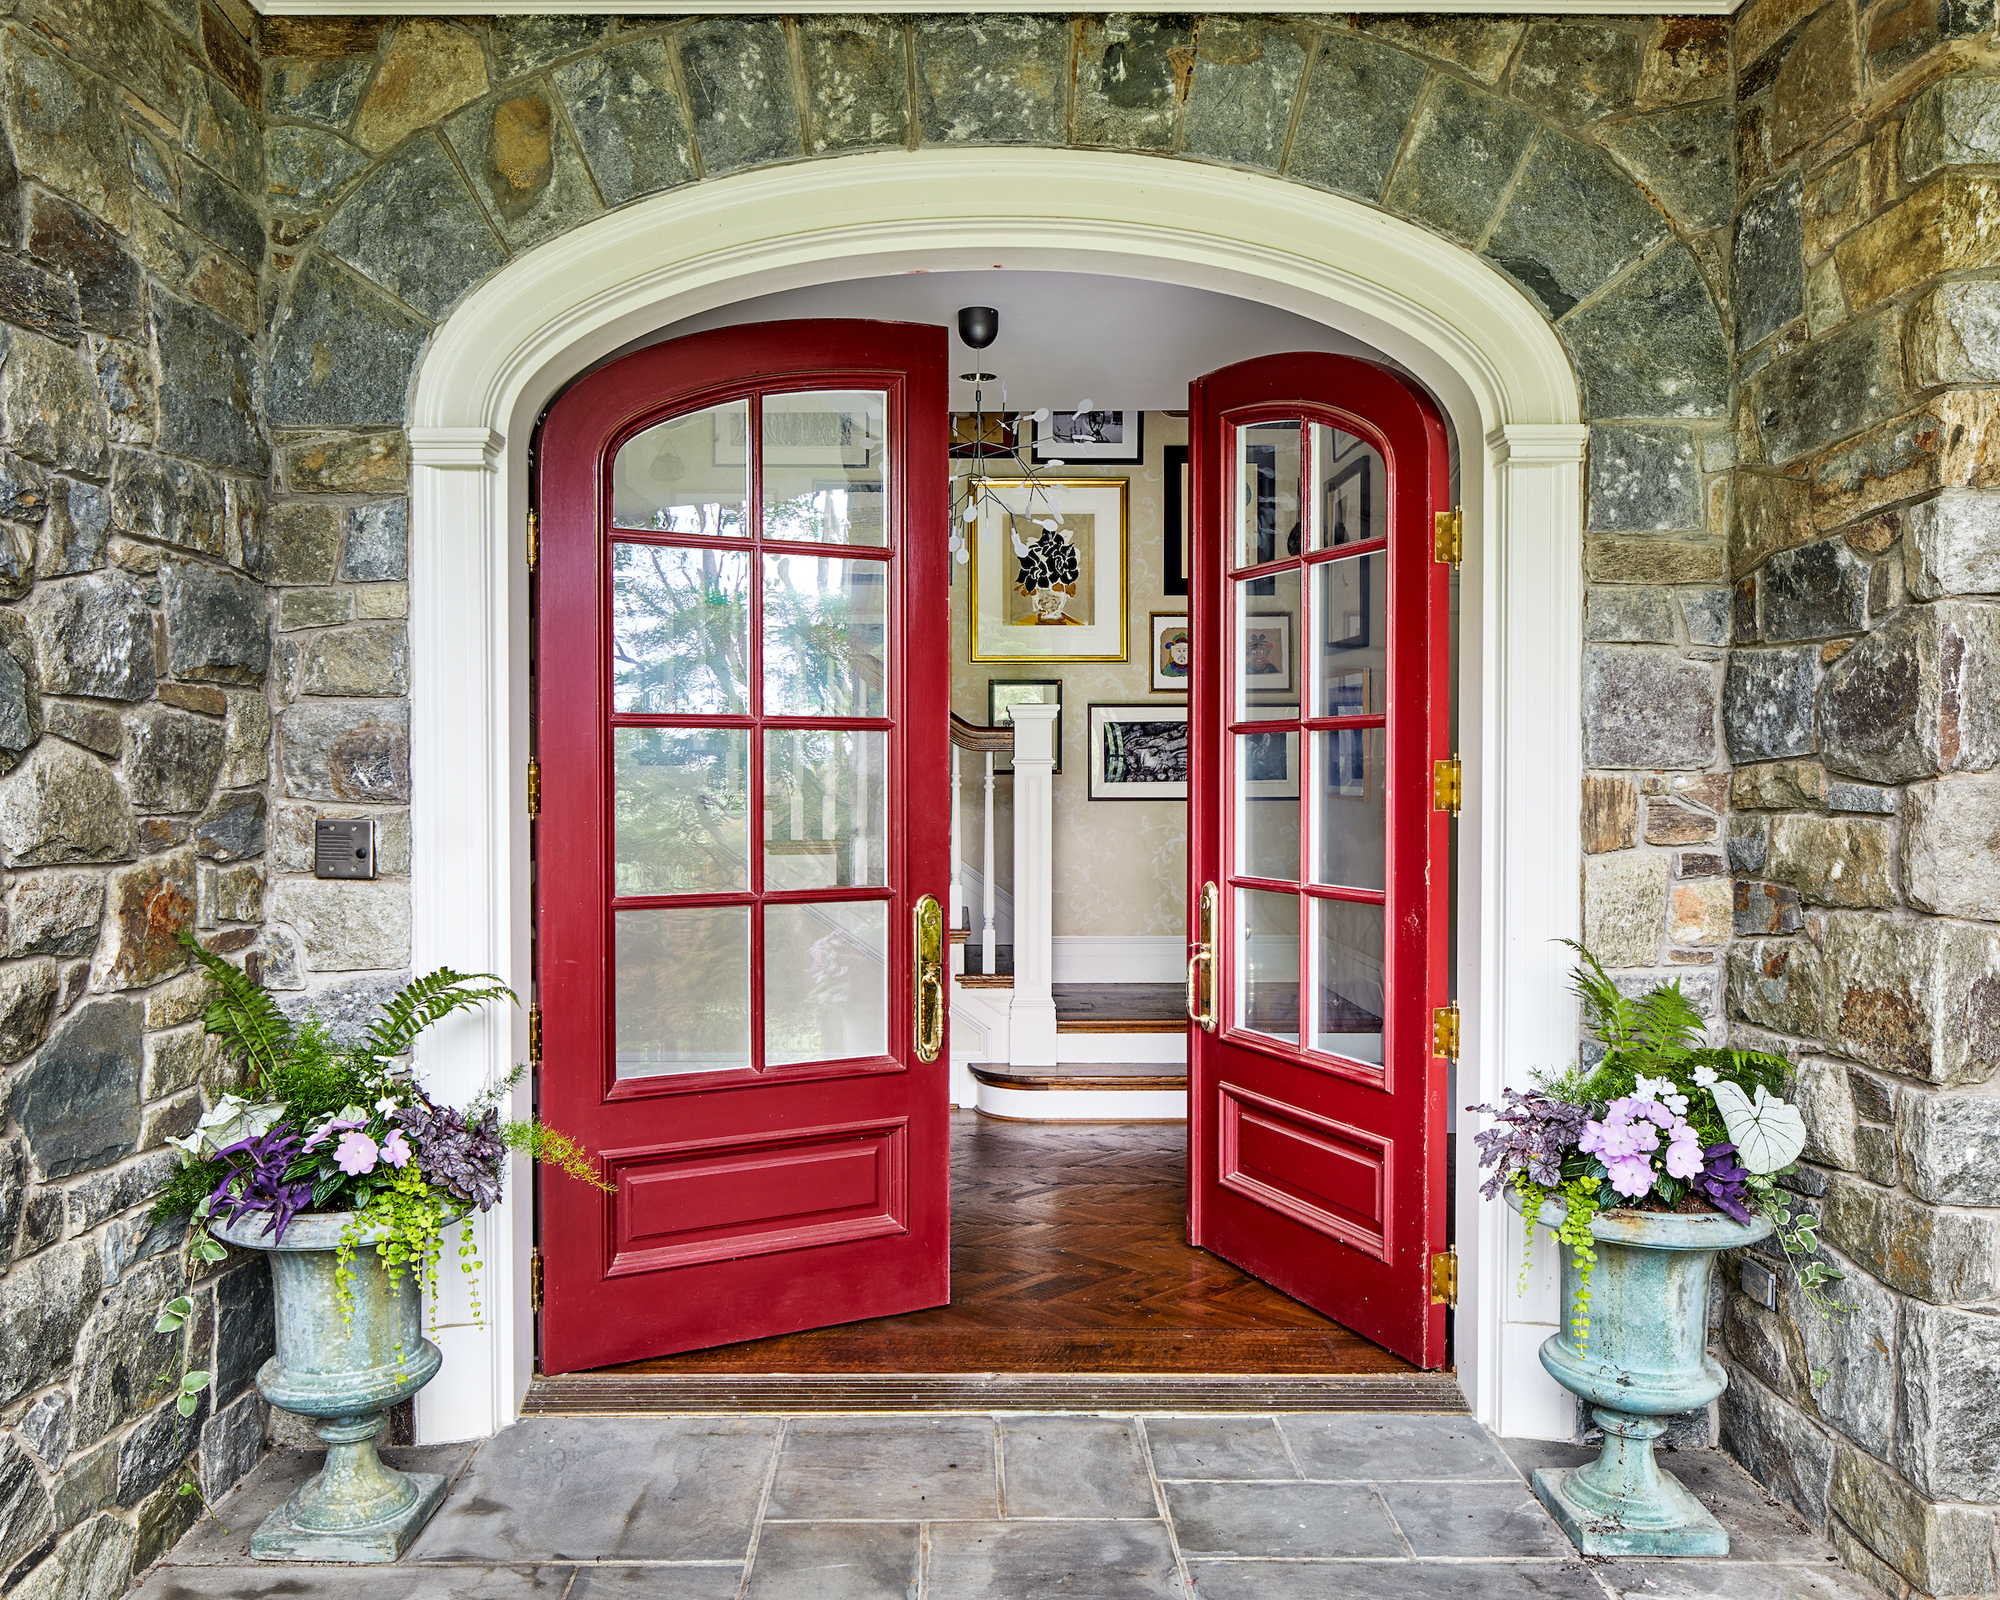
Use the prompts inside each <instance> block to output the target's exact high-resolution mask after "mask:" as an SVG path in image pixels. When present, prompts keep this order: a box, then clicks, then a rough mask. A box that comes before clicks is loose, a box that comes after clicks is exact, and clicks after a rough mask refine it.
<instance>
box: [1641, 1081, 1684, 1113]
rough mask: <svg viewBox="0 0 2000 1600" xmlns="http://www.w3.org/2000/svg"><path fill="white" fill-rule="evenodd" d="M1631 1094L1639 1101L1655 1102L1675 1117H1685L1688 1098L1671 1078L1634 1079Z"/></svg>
mask: <svg viewBox="0 0 2000 1600" xmlns="http://www.w3.org/2000/svg"><path fill="white" fill-rule="evenodd" d="M1632 1094H1633V1097H1634V1098H1635V1099H1639V1100H1657V1101H1658V1102H1659V1103H1660V1104H1661V1105H1663V1106H1665V1107H1666V1108H1667V1109H1668V1110H1669V1111H1671V1112H1672V1113H1673V1114H1674V1115H1675V1116H1677V1117H1684V1116H1686V1115H1687V1109H1688V1097H1687V1096H1686V1095H1684V1094H1682V1093H1681V1092H1680V1085H1679V1084H1677V1083H1675V1082H1674V1080H1673V1079H1672V1078H1635V1079H1633V1081H1632Z"/></svg>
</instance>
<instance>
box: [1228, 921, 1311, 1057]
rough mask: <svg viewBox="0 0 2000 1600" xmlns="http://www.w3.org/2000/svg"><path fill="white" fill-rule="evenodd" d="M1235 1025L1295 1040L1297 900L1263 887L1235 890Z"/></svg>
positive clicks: (1291, 1040) (1287, 1040)
mask: <svg viewBox="0 0 2000 1600" xmlns="http://www.w3.org/2000/svg"><path fill="white" fill-rule="evenodd" d="M1236 1024H1237V1026H1238V1027H1241V1028H1249V1029H1251V1030H1252V1031H1254V1032H1256V1033H1267V1034H1269V1035H1271V1037H1272V1038H1274V1039H1283V1040H1284V1041H1285V1042H1286V1043H1287V1044H1297V1043H1298V1042H1299V902H1298V897H1297V896H1296V895H1289V894H1275V893H1272V892H1271V891H1269V890H1266V889H1238V890H1237V891H1236Z"/></svg>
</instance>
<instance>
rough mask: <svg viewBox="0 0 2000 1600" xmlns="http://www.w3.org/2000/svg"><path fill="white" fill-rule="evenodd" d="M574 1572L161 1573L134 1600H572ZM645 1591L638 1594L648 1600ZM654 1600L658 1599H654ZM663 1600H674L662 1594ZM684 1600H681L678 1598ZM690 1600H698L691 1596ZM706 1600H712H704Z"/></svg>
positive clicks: (266, 1567)
mask: <svg viewBox="0 0 2000 1600" xmlns="http://www.w3.org/2000/svg"><path fill="white" fill-rule="evenodd" d="M575 1570H576V1569H575V1568H573V1567H567V1566H533V1567H489V1566H467V1567H408V1566H403V1565H396V1566H380V1567H319V1566H293V1565H291V1564H290V1563H289V1562H269V1563H265V1562H259V1563H258V1564H257V1565H256V1566H254V1567H233V1566H221V1565H207V1566H198V1567H197V1566H184V1567H165V1566H162V1567H155V1568H154V1569H153V1570H152V1573H151V1574H150V1575H149V1576H148V1577H147V1579H146V1581H145V1582H144V1583H142V1584H140V1585H139V1587H138V1588H137V1589H135V1590H133V1591H132V1592H131V1594H130V1595H129V1596H128V1597H127V1600H265V1597H267V1596H268V1597H269V1600H279V1597H280V1596H282V1597H283V1600H564V1592H565V1591H566V1590H568V1589H569V1582H570V1575H571V1574H572V1573H573V1572H574V1571H575ZM644 1593H645V1591H643V1590H635V1591H632V1595H631V1600H640V1596H641V1595H643V1594H644ZM647 1600H650V1597H647ZM660 1600H668V1596H667V1593H664V1592H663V1593H662V1595H661V1596H660ZM675 1600H679V1597H675ZM689 1600H694V1597H693V1592H692V1591H690V1595H689ZM703 1600H706V1597H703Z"/></svg>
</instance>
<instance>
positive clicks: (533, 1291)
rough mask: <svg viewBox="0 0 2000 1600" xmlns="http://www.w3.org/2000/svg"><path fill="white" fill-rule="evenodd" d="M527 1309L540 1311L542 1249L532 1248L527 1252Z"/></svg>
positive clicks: (537, 1246) (538, 1246) (539, 1247)
mask: <svg viewBox="0 0 2000 1600" xmlns="http://www.w3.org/2000/svg"><path fill="white" fill-rule="evenodd" d="M528 1309H529V1310H530V1311H539V1310H541V1309H542V1247H541V1246H540V1245H536V1246H534V1247H533V1248H532V1249H530V1250H529V1251H528Z"/></svg>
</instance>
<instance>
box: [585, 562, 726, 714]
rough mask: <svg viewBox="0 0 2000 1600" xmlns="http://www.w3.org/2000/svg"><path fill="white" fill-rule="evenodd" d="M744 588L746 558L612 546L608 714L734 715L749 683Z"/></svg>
mask: <svg viewBox="0 0 2000 1600" xmlns="http://www.w3.org/2000/svg"><path fill="white" fill-rule="evenodd" d="M749 588H750V558H749V557H748V556H747V555H741V554H737V553H736V552H733V551H721V550H685V549H674V548H670V547H667V546H662V545H640V544H614V545H613V546H612V547H611V618H612V625H611V683H612V702H613V704H614V706H615V707H616V709H618V710H620V711H660V712H668V711H677V712H683V713H685V712H701V711H724V712H730V711H736V712H740V711H742V710H743V709H744V703H743V700H744V693H743V686H744V684H745V683H747V682H748V681H749V677H750V620H749V613H750V597H749Z"/></svg>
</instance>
